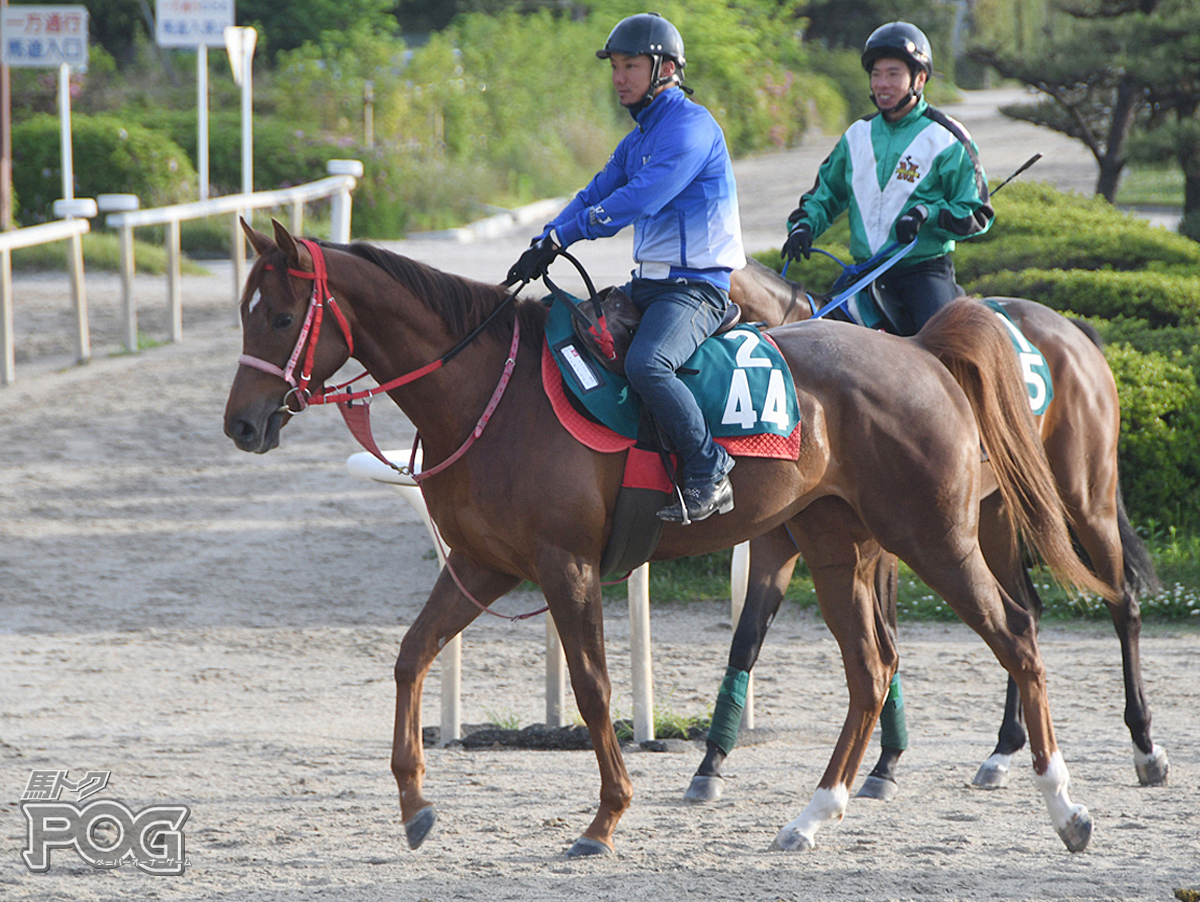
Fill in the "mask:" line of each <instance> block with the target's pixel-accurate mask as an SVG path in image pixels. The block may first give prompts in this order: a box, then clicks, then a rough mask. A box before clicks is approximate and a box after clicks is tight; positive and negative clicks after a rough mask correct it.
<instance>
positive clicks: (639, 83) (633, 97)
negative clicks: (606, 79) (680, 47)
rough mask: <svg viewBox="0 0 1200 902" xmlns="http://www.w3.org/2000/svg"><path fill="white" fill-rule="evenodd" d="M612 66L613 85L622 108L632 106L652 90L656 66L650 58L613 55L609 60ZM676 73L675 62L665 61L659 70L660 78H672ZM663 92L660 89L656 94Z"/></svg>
mask: <svg viewBox="0 0 1200 902" xmlns="http://www.w3.org/2000/svg"><path fill="white" fill-rule="evenodd" d="M608 62H609V65H611V66H612V83H613V88H615V89H616V92H617V102H618V103H620V104H621V106H632V105H633V104H635V103H637V102H638V101H639V100H641V99H642V98H643V97H645V96H646V92H647V91H649V90H650V77H651V75H653V73H654V64H653V62H652V61H651V59H650V57H648V56H646V55H644V54H643V55H641V56H626V55H625V54H623V53H613V54H612V55H611V56H610V57H609V58H608ZM674 73H675V61H674V60H671V59H664V60H663V61H662V66H661V67H660V70H659V73H658V74H659V77H660V78H670V77H671V76H672V75H673V74H674ZM664 87H665V86H664ZM661 90H662V87H660V88H659V89H658V90H656V91H655V92H654V93H655V94H657V93H658V92H659V91H661Z"/></svg>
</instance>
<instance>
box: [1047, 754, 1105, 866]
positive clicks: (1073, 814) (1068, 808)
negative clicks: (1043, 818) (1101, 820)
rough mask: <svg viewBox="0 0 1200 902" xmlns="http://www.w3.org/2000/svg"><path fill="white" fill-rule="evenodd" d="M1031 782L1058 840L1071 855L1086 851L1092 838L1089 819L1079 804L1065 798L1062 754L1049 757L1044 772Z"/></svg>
mask: <svg viewBox="0 0 1200 902" xmlns="http://www.w3.org/2000/svg"><path fill="white" fill-rule="evenodd" d="M1033 782H1034V783H1035V784H1037V788H1038V789H1040V790H1041V791H1042V795H1043V796H1044V797H1045V799H1046V808H1047V809H1048V810H1049V811H1050V823H1052V824H1053V825H1054V829H1055V830H1057V831H1058V835H1059V836H1060V837H1061V838H1062V841H1063V842H1064V843H1066V844H1067V848H1068V849H1070V850H1071V851H1072V852H1081V851H1083V849H1085V848H1087V844H1088V841H1089V840H1091V838H1092V817H1091V815H1090V814H1088V810H1087V809H1086V808H1085V807H1084V806H1082V805H1075V804H1073V803H1072V802H1071V798H1070V796H1068V795H1067V784H1069V783H1070V782H1071V776H1070V774H1068V773H1067V765H1066V764H1065V763H1064V762H1063V759H1062V752H1055V753H1054V754H1053V755H1051V756H1050V763H1049V764H1048V765H1047V766H1046V772H1045V773H1044V774H1039V773H1037V772H1036V771H1035V772H1034V774H1033Z"/></svg>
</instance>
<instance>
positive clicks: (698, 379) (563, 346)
mask: <svg viewBox="0 0 1200 902" xmlns="http://www.w3.org/2000/svg"><path fill="white" fill-rule="evenodd" d="M546 342H547V344H548V345H549V347H550V350H551V352H552V353H553V354H554V360H555V362H556V363H557V364H558V368H559V369H560V370H561V371H562V375H563V384H564V385H566V386H567V389H568V390H569V391H570V393H571V394H572V395H573V396H574V397H575V398H576V399H578V400H579V402H580V403H581V404H582V405H583V406H584V407H585V408H586V409H587V411H588V413H590V414H591V415H592V416H593V417H595V418H596V419H597V420H599V421H600V422H601V423H603V424H604V425H605V426H607V427H608V428H609V429H612V430H613V431H614V432H618V433H620V434H621V435H623V436H625V437H626V438H637V437H638V423H639V420H640V414H641V399H640V398H639V397H638V395H637V393H636V392H635V391H633V389H632V388H630V386H629V382H628V381H627V380H626V379H625V378H624V377H623V376H619V375H617V374H616V373H613V372H610V371H609V370H606V369H605V368H604V367H603V366H601V365H600V363H599V362H598V361H596V360H594V359H592V357H591V356H590V355H588V354H587V352H586V351H584V350H583V348H582V346H581V344H580V342H579V339H578V338H577V337H576V336H575V332H574V330H573V329H572V326H571V312H570V311H569V310H567V309H566V307H565V306H564V305H563V304H562V302H556V303H554V304H552V305H551V307H550V317H549V320H548V321H547V323H546ZM680 379H681V380H682V382H683V383H684V385H686V386H687V387H688V389H689V390H690V391H691V392H692V394H693V395H695V397H696V401H697V403H699V405H700V409H701V411H703V413H704V418H705V420H706V421H707V422H708V426H709V429H710V430H711V431H712V434H713V436H714V437H718V438H730V437H741V436H749V435H762V434H763V433H770V434H772V435H782V436H790V435H791V434H792V432H793V431H794V430H795V428H796V425H797V424H798V423H799V422H800V405H799V403H798V402H797V401H796V387H795V385H794V384H793V382H792V378H791V371H790V370H789V369H788V365H787V362H786V361H785V360H784V359H783V355H782V354H780V353H779V349H778V348H776V347H775V345H774V344H772V343H771V342H770V341H768V340H767V339H766V338H764V337H763V334H762V333H761V332H760V331H759V330H758V329H756V328H754V327H753V326H747V325H741V326H735V327H734V328H732V329H730V330H729V331H728V332H723V333H721V334H720V335H717V336H714V337H712V338H710V339H708V340H707V341H705V342H704V344H702V345H701V346H700V348H699V349H698V350H697V351H696V353H695V354H693V355H692V356H691V357H690V358H689V359H688V361H687V362H686V363H685V364H684V366H683V368H682V369H681V370H680Z"/></svg>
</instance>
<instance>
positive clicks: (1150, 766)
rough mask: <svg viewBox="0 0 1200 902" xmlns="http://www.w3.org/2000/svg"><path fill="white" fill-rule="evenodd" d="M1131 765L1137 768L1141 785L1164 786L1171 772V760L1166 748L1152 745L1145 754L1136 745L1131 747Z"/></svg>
mask: <svg viewBox="0 0 1200 902" xmlns="http://www.w3.org/2000/svg"><path fill="white" fill-rule="evenodd" d="M1133 766H1134V767H1135V768H1136V769H1137V775H1138V782H1139V783H1140V784H1141V785H1142V786H1166V785H1167V777H1168V776H1169V775H1170V773H1171V762H1170V761H1168V760H1167V750H1166V749H1164V748H1162V747H1160V746H1158V745H1154V746H1152V747H1151V749H1150V754H1148V755H1147V754H1146V753H1145V752H1143V751H1142V750H1141V749H1139V748H1138V747H1137V746H1136V745H1135V746H1134V747H1133Z"/></svg>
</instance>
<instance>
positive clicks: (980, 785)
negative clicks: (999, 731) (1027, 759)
mask: <svg viewBox="0 0 1200 902" xmlns="http://www.w3.org/2000/svg"><path fill="white" fill-rule="evenodd" d="M1010 767H1012V755H1002V754H1000V753H999V752H996V753H995V754H994V755H992V756H991V757H990V758H988V759H987V761H985V762H983V764H981V765H979V770H977V771H976V772H975V778H974V779H973V780H971V785H972V786H974V787H975V788H976V789H1003V788H1004V787H1005V786H1007V785H1008V777H1009V768H1010Z"/></svg>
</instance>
